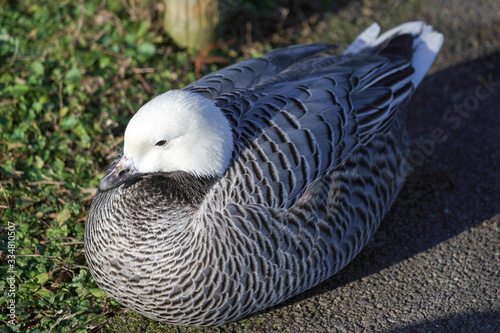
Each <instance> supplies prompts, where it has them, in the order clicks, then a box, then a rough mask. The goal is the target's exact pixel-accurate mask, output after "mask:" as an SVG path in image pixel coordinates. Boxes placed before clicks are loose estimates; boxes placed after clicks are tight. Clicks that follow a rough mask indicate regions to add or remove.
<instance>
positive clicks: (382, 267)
mask: <svg viewBox="0 0 500 333" xmlns="http://www.w3.org/2000/svg"><path fill="white" fill-rule="evenodd" d="M374 2H375V1H364V2H363V4H354V5H353V4H352V3H350V4H349V5H348V6H347V7H345V8H342V9H341V10H340V12H339V13H332V14H327V15H326V18H325V19H324V20H325V21H326V20H327V18H328V16H329V15H339V14H342V15H353V17H354V16H356V13H355V12H354V11H355V10H356V9H360V8H361V9H362V11H364V15H363V16H364V18H363V19H356V21H355V22H356V25H358V24H359V26H360V29H362V27H364V26H366V23H369V22H370V18H371V17H374V18H376V17H382V18H384V15H386V16H387V13H390V15H392V16H396V19H395V18H394V17H391V19H390V21H391V22H394V20H396V21H397V20H398V18H397V17H401V21H400V23H402V22H404V21H408V20H412V19H413V20H416V19H418V20H424V21H426V22H427V23H429V24H431V25H433V26H434V27H435V29H436V30H438V31H441V32H442V33H444V35H445V44H444V46H443V49H442V51H441V53H440V55H439V56H438V59H437V61H436V63H435V66H434V67H433V69H432V70H431V73H432V74H431V75H429V76H428V77H427V78H426V79H424V81H423V82H422V84H421V86H420V87H419V88H418V90H417V92H416V93H415V95H414V97H413V99H412V101H411V102H410V104H409V105H408V107H407V111H406V112H407V114H408V128H409V132H410V135H411V137H412V139H413V140H414V141H413V144H412V155H410V158H411V160H410V163H412V165H414V166H415V170H414V171H413V172H412V173H411V175H410V176H409V177H408V180H407V182H406V185H405V187H404V189H403V191H402V192H401V195H400V197H399V199H398V200H397V202H396V203H395V205H394V206H393V208H392V210H391V212H390V213H389V214H388V215H387V217H386V218H385V220H384V221H383V222H382V226H381V227H380V229H379V230H378V232H377V233H376V234H375V236H374V239H373V240H372V241H371V243H370V244H369V245H368V246H367V247H366V248H365V249H364V250H363V251H362V253H361V254H360V255H359V256H358V257H357V258H356V259H355V260H354V261H353V262H352V263H351V264H349V265H348V266H347V267H346V268H345V269H344V270H343V271H341V272H340V273H339V274H337V275H336V276H334V277H332V278H331V279H329V280H327V281H326V282H324V283H322V284H321V285H319V286H317V287H316V288H314V289H312V290H310V291H308V292H305V293H303V294H301V295H299V296H298V297H295V298H293V299H291V300H289V301H288V302H286V303H284V304H282V305H280V306H277V307H275V308H273V309H269V310H267V311H264V312H262V313H259V314H256V315H254V316H251V317H249V318H248V319H249V323H248V325H247V326H245V327H244V328H243V331H246V332H266V331H281V332H337V331H338V332H500V272H499V271H500V148H499V144H500V38H499V36H500V3H499V2H498V1H496V0H491V1H490V0H482V1H466V0H460V1H459V0H455V1H453V0H439V1H423V2H420V4H419V5H418V6H417V10H415V7H411V6H410V9H407V7H406V6H405V4H404V3H405V2H403V1H392V3H393V8H395V9H394V10H389V11H388V9H387V7H384V8H383V9H380V8H378V7H377V4H373V3H374ZM378 10H384V11H385V13H377V11H378ZM398 10H399V12H398ZM366 11H368V12H366ZM346 12H347V13H348V14H346ZM349 13H350V14H349ZM353 20H354V19H353ZM381 23H382V24H383V23H384V22H381ZM324 25H327V23H325V24H324ZM317 27H321V24H318V25H317ZM383 28H389V27H387V26H383ZM332 39H334V37H332ZM442 133H444V134H442ZM221 330H222V331H227V332H236V331H238V332H239V331H242V328H241V325H238V324H231V325H226V326H223V327H221Z"/></svg>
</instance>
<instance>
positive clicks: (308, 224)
mask: <svg viewBox="0 0 500 333" xmlns="http://www.w3.org/2000/svg"><path fill="white" fill-rule="evenodd" d="M379 30H380V28H379V26H378V25H376V24H374V25H372V26H370V27H369V28H368V29H367V30H365V31H364V32H363V33H362V34H361V35H360V36H359V37H358V38H357V39H356V40H355V41H354V42H353V43H352V44H351V45H350V46H349V47H348V48H347V49H346V51H345V52H344V53H343V54H342V55H332V54H331V50H332V46H331V45H329V44H310V45H296V46H290V47H287V48H283V49H279V50H275V51H272V52H269V53H268V54H266V55H265V56H263V57H262V58H259V59H251V60H247V61H243V62H240V63H238V64H235V65H232V66H229V67H227V68H224V69H221V70H219V71H217V72H214V73H212V74H209V75H207V76H205V77H204V78H202V79H200V80H198V81H196V82H193V83H191V84H190V85H188V86H186V87H185V88H184V89H181V90H172V91H168V92H166V93H164V94H161V95H159V96H157V97H155V98H154V99H153V100H151V101H150V102H149V103H147V104H145V105H144V106H143V107H142V108H141V109H140V110H139V111H138V112H137V113H136V114H135V115H134V116H133V118H132V119H131V120H130V123H129V124H128V126H127V129H126V131H125V139H124V146H123V150H122V151H121V152H120V154H119V155H118V157H117V158H116V159H115V161H114V162H113V163H112V164H111V166H110V167H109V169H108V171H107V172H106V175H105V176H104V178H103V179H102V180H101V182H100V184H99V188H98V191H97V194H96V196H95V198H94V200H93V202H92V206H91V208H90V212H89V216H88V220H87V225H86V228H85V256H86V259H87V262H88V265H89V269H90V272H91V273H92V276H93V278H94V279H95V281H96V283H97V285H98V286H99V287H100V288H101V289H102V290H103V291H104V292H105V293H106V295H108V296H110V297H112V298H114V299H115V300H116V301H118V302H119V303H121V304H122V305H124V306H127V307H129V308H131V309H133V310H135V311H137V312H138V313H140V314H142V315H144V316H146V317H149V318H151V319H154V320H158V321H161V322H166V323H172V324H177V325H183V326H212V325H221V324H224V323H228V322H231V321H235V320H237V319H240V318H242V317H245V316H247V315H249V314H251V313H253V312H256V311H259V310H262V309H264V308H267V307H270V306H273V305H275V304H278V303H280V302H282V301H284V300H286V299H288V298H290V297H292V296H294V295H297V294H299V293H301V292H303V291H305V290H307V289H309V288H311V287H313V286H315V285H317V284H318V283H320V282H322V281H324V280H325V279H327V278H329V277H330V276H332V275H333V274H335V273H336V272H338V271H339V270H340V269H342V268H343V267H344V266H345V265H346V264H347V263H349V262H350V261H351V260H352V259H353V258H354V256H356V254H358V253H359V251H360V250H361V249H362V248H363V246H365V244H366V243H367V242H368V241H369V240H370V237H372V235H373V233H374V232H375V230H376V229H377V227H378V225H379V224H380V221H381V220H382V218H383V217H384V215H385V214H386V213H387V211H388V210H389V208H390V206H391V204H392V202H393V201H394V199H395V198H396V195H397V194H398V191H399V190H400V189H401V187H402V185H403V182H404V178H405V173H406V170H407V169H408V167H407V165H405V161H406V157H407V153H408V149H407V146H408V144H407V141H408V140H407V139H406V135H405V129H404V120H403V118H404V117H403V115H402V111H401V108H402V107H403V106H404V105H405V104H406V103H407V102H408V100H409V99H410V96H411V95H412V93H413V92H414V90H415V88H416V87H417V85H418V84H419V83H420V81H421V80H422V79H423V77H424V76H425V74H426V72H427V71H428V69H429V67H430V66H431V64H432V63H433V61H434V59H435V57H436V55H437V53H438V52H439V49H440V47H441V45H442V42H443V36H442V35H441V34H440V33H437V32H434V31H433V30H432V28H431V27H430V26H428V25H425V24H424V23H422V22H410V23H405V24H402V25H400V26H398V27H396V28H394V29H392V30H389V31H388V32H386V33H384V34H382V35H381V36H378V33H379Z"/></svg>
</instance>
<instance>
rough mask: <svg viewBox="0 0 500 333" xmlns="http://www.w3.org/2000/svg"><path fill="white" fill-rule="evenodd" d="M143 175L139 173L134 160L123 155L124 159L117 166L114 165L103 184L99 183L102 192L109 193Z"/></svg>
mask: <svg viewBox="0 0 500 333" xmlns="http://www.w3.org/2000/svg"><path fill="white" fill-rule="evenodd" d="M140 175H141V173H140V172H139V171H137V169H136V168H135V166H134V159H133V158H128V157H127V156H125V155H123V157H122V158H121V159H120V160H119V161H118V162H116V164H114V165H113V164H112V165H111V166H110V167H109V169H108V171H107V172H106V175H105V176H104V178H103V179H101V182H100V183H99V190H100V191H108V190H111V189H113V188H115V187H118V186H120V185H121V184H123V183H125V182H126V181H127V180H130V179H132V178H135V177H137V176H140Z"/></svg>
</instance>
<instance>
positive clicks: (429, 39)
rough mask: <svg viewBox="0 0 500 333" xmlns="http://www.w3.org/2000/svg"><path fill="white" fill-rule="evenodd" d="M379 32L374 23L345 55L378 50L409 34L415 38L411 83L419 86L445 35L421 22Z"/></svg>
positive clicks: (348, 48)
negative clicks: (413, 71)
mask: <svg viewBox="0 0 500 333" xmlns="http://www.w3.org/2000/svg"><path fill="white" fill-rule="evenodd" d="M379 32H380V26H379V25H378V24H377V23H373V24H372V25H370V26H369V27H368V28H367V29H366V30H365V31H363V32H362V33H361V34H360V35H359V36H358V37H357V38H356V39H355V40H354V42H352V44H351V45H349V46H348V47H347V48H346V50H345V51H344V53H343V54H344V55H353V54H356V53H359V52H361V51H363V50H366V49H368V48H375V49H378V47H379V46H382V45H383V44H385V43H386V42H388V41H389V40H391V39H393V38H394V37H397V36H401V35H405V34H409V35H411V36H413V46H412V49H413V55H412V57H411V59H412V60H411V63H412V67H413V69H414V70H415V73H414V74H413V76H412V79H411V81H412V84H413V86H414V87H416V86H418V85H419V84H420V82H421V81H422V79H423V78H424V76H425V74H426V73H427V71H428V70H429V68H430V67H431V65H432V63H433V62H434V60H435V59H436V56H437V54H438V52H439V50H440V49H441V46H442V45H443V35H442V34H441V33H439V32H436V31H434V30H433V29H432V27H431V26H430V25H427V24H425V23H424V22H420V21H415V22H408V23H404V24H401V25H399V26H397V27H395V28H393V29H390V30H388V31H386V32H385V33H383V34H382V35H380V36H378V34H379ZM405 56H406V55H405Z"/></svg>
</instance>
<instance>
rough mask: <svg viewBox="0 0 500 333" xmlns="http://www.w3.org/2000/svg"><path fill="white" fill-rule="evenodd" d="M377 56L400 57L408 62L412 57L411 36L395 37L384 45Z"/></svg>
mask: <svg viewBox="0 0 500 333" xmlns="http://www.w3.org/2000/svg"><path fill="white" fill-rule="evenodd" d="M377 53H378V54H381V55H386V56H391V55H397V56H402V57H404V58H405V59H408V60H410V59H411V58H412V57H413V36H412V35H410V34H402V35H397V36H395V37H393V38H392V39H390V40H389V42H388V43H386V44H385V45H384V46H383V47H382V48H381V49H380V51H379V52H377Z"/></svg>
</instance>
